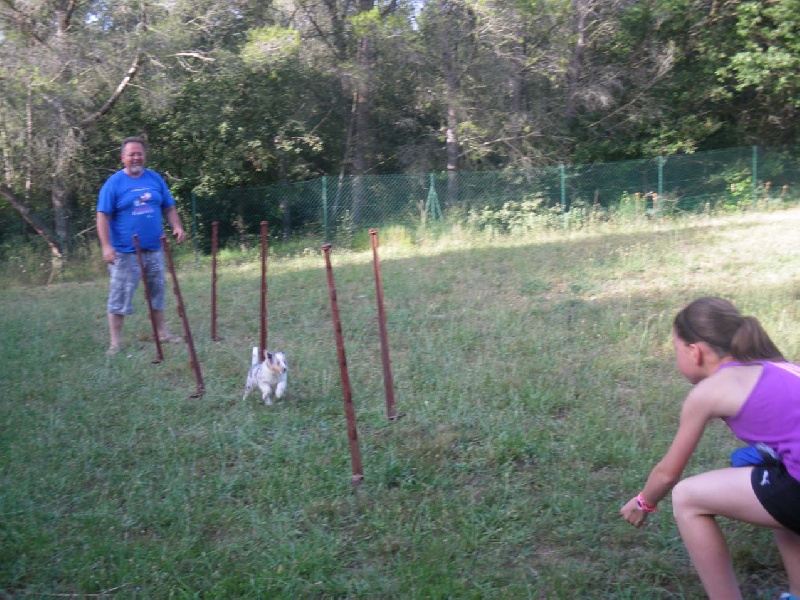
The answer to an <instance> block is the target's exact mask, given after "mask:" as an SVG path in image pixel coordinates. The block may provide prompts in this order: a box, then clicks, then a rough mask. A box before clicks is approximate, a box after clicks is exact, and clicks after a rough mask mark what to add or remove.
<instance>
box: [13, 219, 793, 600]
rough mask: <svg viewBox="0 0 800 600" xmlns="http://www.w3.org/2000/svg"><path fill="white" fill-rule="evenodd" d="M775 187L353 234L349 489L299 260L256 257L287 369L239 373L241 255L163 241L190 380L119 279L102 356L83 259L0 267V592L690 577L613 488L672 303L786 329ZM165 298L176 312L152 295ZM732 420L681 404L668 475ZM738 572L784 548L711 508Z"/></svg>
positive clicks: (671, 529) (665, 364)
mask: <svg viewBox="0 0 800 600" xmlns="http://www.w3.org/2000/svg"><path fill="white" fill-rule="evenodd" d="M799 228H800V210H798V209H791V210H784V211H779V212H769V213H751V214H746V215H739V216H731V217H728V218H724V219H723V218H721V219H707V218H701V217H696V218H694V219H693V220H687V221H683V222H671V223H654V222H642V223H640V224H639V226H637V227H633V226H630V227H627V228H625V229H622V228H618V229H611V228H607V229H600V228H599V227H598V229H596V230H594V231H585V232H583V233H580V234H575V233H572V234H567V233H564V234H555V233H553V234H548V235H547V236H542V237H541V238H537V239H532V238H528V239H522V238H514V237H509V238H498V239H495V240H483V239H481V238H479V237H472V238H466V237H459V236H455V235H454V236H452V237H450V238H444V239H441V240H439V242H437V243H434V242H430V243H427V244H423V245H421V246H419V247H408V246H407V245H405V246H404V245H397V246H393V245H391V244H390V243H387V244H385V246H382V247H381V249H380V257H381V270H382V275H383V284H384V296H385V303H386V310H387V315H388V330H389V344H390V351H391V358H392V368H393V373H394V380H395V395H396V401H397V408H398V410H399V411H400V412H402V413H405V415H406V416H405V417H404V418H402V419H399V420H397V421H393V422H389V421H388V420H387V419H386V409H385V403H384V390H383V380H382V369H381V360H380V339H379V335H378V326H377V317H376V303H375V285H374V281H373V278H372V253H371V251H366V252H339V251H337V249H336V248H334V250H333V253H332V262H333V269H334V277H335V279H336V287H337V295H338V300H339V308H340V311H341V317H342V327H343V331H344V338H345V348H346V352H347V362H348V364H349V375H350V379H351V382H352V388H353V401H354V404H355V410H356V413H357V415H358V434H359V441H360V448H361V452H362V457H363V462H364V471H365V478H364V481H363V483H362V484H361V485H360V486H359V487H358V488H354V487H353V486H352V485H351V481H350V475H351V472H350V456H349V452H348V443H347V442H348V439H347V433H346V427H345V420H344V409H343V403H342V390H341V385H340V380H339V368H338V365H337V361H336V346H335V341H334V330H333V322H332V318H331V310H330V303H329V297H328V288H327V284H326V279H325V271H324V262H323V259H322V255H321V254H320V253H317V252H314V253H312V254H311V255H310V256H300V257H294V258H289V257H282V258H274V259H271V260H270V263H269V287H268V290H269V297H268V298H269V331H268V338H269V346H270V348H271V349H273V350H283V351H284V352H286V354H287V357H288V361H289V366H290V373H289V387H288V392H287V396H286V397H285V398H284V399H283V400H281V401H278V402H277V403H276V404H275V405H273V406H271V407H265V406H263V405H262V404H261V403H260V401H259V399H258V397H257V394H255V393H254V394H253V395H252V396H250V398H248V400H247V401H244V402H243V401H242V398H241V392H242V388H243V384H244V375H245V372H246V370H247V367H248V364H249V359H250V348H251V347H252V346H253V345H256V344H258V340H259V330H258V325H259V297H260V296H259V292H260V263H259V262H258V260H257V259H256V258H254V257H252V256H251V257H250V258H249V260H236V259H235V257H227V258H226V260H224V261H223V262H222V263H221V264H220V270H219V278H218V290H219V295H218V311H219V322H218V325H217V327H218V332H219V334H220V335H221V336H222V337H223V339H222V340H221V341H217V342H214V341H212V340H211V339H210V318H211V317H210V306H211V276H210V267H209V265H208V263H207V262H202V263H201V264H200V265H196V264H194V262H193V261H192V260H191V257H190V255H188V254H187V255H182V256H181V259H182V260H181V261H180V262H179V281H180V288H181V292H182V295H183V298H184V301H185V302H186V312H187V315H188V319H189V323H190V324H191V327H192V335H193V338H194V341H195V345H196V347H197V353H198V357H199V360H200V366H201V368H202V373H203V377H204V380H205V386H206V393H205V395H204V396H203V397H202V398H199V399H192V398H189V395H190V394H191V393H192V392H194V390H195V381H194V378H193V375H192V371H191V369H190V366H189V358H188V353H187V352H186V349H185V347H183V346H165V347H164V353H165V360H164V362H163V363H161V364H158V365H154V364H151V360H152V359H153V358H154V356H155V347H154V345H153V344H152V343H151V342H150V341H149V338H150V333H151V329H150V324H149V321H148V320H147V313H146V308H145V303H144V300H143V297H142V296H141V295H140V296H139V300H138V302H137V313H136V314H135V315H134V316H133V317H130V318H129V319H128V320H127V321H126V325H125V336H126V340H125V341H126V346H125V350H124V352H123V353H121V354H120V355H118V356H116V357H113V358H108V357H106V356H105V353H104V351H105V348H106V345H107V328H106V317H105V308H104V307H105V297H106V290H107V280H106V277H104V276H100V277H97V278H96V280H93V281H88V282H83V283H60V284H56V285H51V286H47V287H22V286H16V285H14V282H12V281H6V282H4V284H5V285H3V288H4V289H3V290H2V291H0V331H2V336H0V355H1V356H2V363H1V364H0V369H2V376H1V377H0V398H2V400H0V597H8V598H25V597H36V598H55V597H59V598H64V597H82V598H88V597H94V598H97V597H103V598H110V597H117V598H476V599H477V598H481V599H483V598H630V599H634V598H635V599H642V598H689V599H691V598H701V597H702V596H703V593H702V588H701V586H700V583H699V581H698V579H697V577H696V575H695V574H694V572H693V570H692V568H691V565H690V563H689V561H688V558H687V556H686V553H685V551H684V549H683V546H682V544H681V540H680V537H679V536H678V533H677V529H676V527H675V523H674V521H673V519H672V516H671V511H670V505H669V501H668V500H665V501H664V502H663V503H662V507H661V509H660V510H659V512H657V513H655V514H654V515H652V518H651V519H650V520H649V523H648V525H647V526H646V527H645V528H644V529H642V530H636V529H634V528H632V527H630V526H629V525H627V524H626V523H625V522H624V521H623V520H622V519H621V517H620V516H619V509H620V507H621V506H622V504H623V503H624V502H625V501H627V500H628V499H629V498H630V497H631V496H633V495H635V494H636V493H637V492H638V491H639V490H640V489H641V487H642V485H643V483H644V480H645V478H646V476H647V474H648V473H649V470H650V468H651V467H652V466H653V464H654V463H655V461H657V460H658V459H659V458H660V457H661V455H662V454H663V453H664V452H665V450H666V448H667V446H668V444H669V442H670V440H671V437H672V435H673V433H674V431H675V428H676V423H677V416H678V410H679V406H680V402H681V400H682V398H683V396H684V395H685V394H686V392H687V391H688V389H689V388H688V384H687V383H685V382H684V381H683V380H682V378H681V377H680V375H679V374H678V372H677V370H676V368H675V366H674V363H673V356H672V353H671V344H670V327H671V319H672V317H673V315H674V313H675V311H676V310H678V309H679V308H680V307H681V306H682V305H684V304H685V303H686V302H688V301H690V300H692V299H694V298H695V297H697V296H700V295H708V294H714V295H723V296H726V297H729V298H731V299H732V300H733V301H734V302H736V303H737V304H738V305H739V306H740V308H742V310H743V312H745V313H746V314H754V315H756V316H758V317H759V318H760V319H761V320H762V322H763V323H764V325H765V327H766V328H767V330H768V331H769V332H770V333H771V334H772V336H773V338H774V339H775V341H776V343H777V344H778V346H779V347H780V348H781V350H783V352H784V353H785V354H786V355H787V356H789V357H790V358H793V359H797V358H799V357H800V326H799V325H798V324H799V323H800V318H798V316H799V315H798V311H799V310H800V309H798V302H797V299H798V296H800V278H799V277H798V271H800V245H799V244H798V243H797V231H798V229H799ZM167 314H168V320H169V322H170V323H171V325H172V328H173V330H175V331H176V332H180V331H181V325H180V320H179V319H178V317H177V313H176V311H175V302H174V300H173V299H172V298H170V299H169V304H168V312H167ZM738 445H740V444H739V443H738V442H737V441H736V440H735V439H734V438H733V437H732V436H731V435H730V434H729V432H728V431H727V429H726V428H725V427H724V425H722V424H720V423H717V424H714V425H713V426H712V427H711V428H710V429H709V431H708V432H707V433H706V436H705V437H704V439H703V441H702V443H701V446H700V448H699V449H698V451H697V453H696V454H695V456H694V457H693V459H692V462H691V463H690V466H689V468H688V471H687V474H691V473H695V472H699V471H702V470H706V469H709V468H716V467H722V466H725V465H726V464H727V460H728V455H729V453H730V452H731V451H732V450H733V449H734V448H736V447H737V446H738ZM723 528H724V530H725V532H726V534H727V537H728V540H729V543H730V545H731V549H732V552H733V555H734V557H735V566H736V569H737V572H738V573H739V575H740V581H741V583H742V587H743V591H744V593H745V597H747V598H775V597H777V595H778V593H779V592H780V591H784V590H785V589H786V582H785V577H784V575H783V571H782V567H781V565H780V560H779V557H778V554H777V551H776V550H775V548H774V547H773V544H772V541H771V536H770V534H769V532H767V531H762V530H758V529H755V528H753V527H749V526H746V525H741V524H736V523H731V522H724V523H723Z"/></svg>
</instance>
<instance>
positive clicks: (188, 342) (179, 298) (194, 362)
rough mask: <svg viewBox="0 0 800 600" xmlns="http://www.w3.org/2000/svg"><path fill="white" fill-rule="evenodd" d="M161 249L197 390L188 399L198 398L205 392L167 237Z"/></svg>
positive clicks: (162, 239)
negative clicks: (165, 261)
mask: <svg viewBox="0 0 800 600" xmlns="http://www.w3.org/2000/svg"><path fill="white" fill-rule="evenodd" d="M161 247H162V248H163V249H164V256H166V257H167V265H168V267H169V272H170V275H172V291H173V293H174V294H175V301H176V303H177V305H178V315H179V316H180V318H181V321H183V334H184V338H185V340H186V346H187V347H188V348H189V359H190V362H191V365H192V370H193V371H194V380H195V383H196V384H197V390H196V391H195V393H194V394H190V395H189V397H190V398H199V397H200V396H202V395H203V394H204V393H205V391H206V388H205V385H204V384H203V375H202V374H201V373H200V363H199V362H198V361H197V353H196V352H195V350H194V340H193V339H192V331H191V329H189V319H187V318H186V310H185V309H184V307H183V297H182V296H181V288H180V286H179V285H178V275H177V274H176V273H175V265H174V264H173V263H172V254H170V251H169V245H168V244H167V237H166V236H164V235H162V236H161Z"/></svg>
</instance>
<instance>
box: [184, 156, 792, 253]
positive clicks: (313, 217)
mask: <svg viewBox="0 0 800 600" xmlns="http://www.w3.org/2000/svg"><path fill="white" fill-rule="evenodd" d="M798 184H800V167H798V161H797V159H796V158H795V157H794V156H793V153H792V152H791V151H788V150H776V149H763V148H758V147H747V148H735V149H730V150H719V151H710V152H698V153H696V154H684V155H674V156H662V157H658V158H654V159H647V160H633V161H622V162H616V163H606V164H582V165H569V166H568V165H558V166H554V167H540V168H535V169H528V170H506V171H496V172H479V173H455V174H452V175H449V176H448V175H447V174H424V175H364V176H360V177H359V176H351V177H331V176H327V177H322V178H319V179H315V180H312V181H304V182H300V183H293V184H275V185H270V186H265V187H251V188H236V189H229V190H225V191H222V192H218V193H216V194H209V195H200V194H197V195H194V196H193V197H192V217H191V219H192V227H193V232H194V234H195V236H194V237H195V240H196V242H197V246H198V248H199V249H201V250H203V251H206V252H207V251H208V250H209V248H210V244H211V240H210V232H211V224H212V223H213V222H217V223H218V224H219V225H218V227H219V230H218V231H219V244H220V247H224V246H225V245H227V244H231V243H238V242H239V241H241V240H242V239H243V237H247V236H252V235H255V234H257V233H258V232H259V229H260V223H261V222H262V221H267V223H268V224H269V231H270V236H271V237H273V238H277V239H288V238H293V237H298V236H308V235H311V236H313V237H315V238H317V239H319V240H323V241H332V240H335V239H336V236H337V233H339V232H341V231H343V230H347V229H351V228H354V227H358V228H368V227H386V226H392V225H402V226H406V227H408V226H411V227H418V226H420V225H421V224H424V223H426V222H431V221H448V220H456V219H463V220H465V221H468V222H472V223H473V224H477V225H478V226H480V225H482V224H483V225H486V224H489V223H491V222H492V217H493V216H494V217H497V215H499V214H502V213H503V211H505V212H509V211H511V210H515V209H516V210H518V211H521V212H525V211H527V212H528V213H529V215H539V216H540V217H542V218H543V219H549V220H550V222H551V223H552V224H553V225H554V226H559V225H567V226H568V224H570V223H575V222H577V221H576V219H575V218H574V215H585V214H587V212H592V213H594V214H605V215H608V214H609V213H610V212H612V211H625V210H627V211H629V212H631V213H637V212H640V213H641V214H648V215H654V214H662V215H663V214H676V213H681V212H701V211H719V210H725V209H743V208H750V207H761V206H765V205H766V204H769V203H777V202H788V201H789V200H790V199H791V200H794V199H798V194H797V191H798V189H800V188H798ZM571 214H573V217H570V215H571Z"/></svg>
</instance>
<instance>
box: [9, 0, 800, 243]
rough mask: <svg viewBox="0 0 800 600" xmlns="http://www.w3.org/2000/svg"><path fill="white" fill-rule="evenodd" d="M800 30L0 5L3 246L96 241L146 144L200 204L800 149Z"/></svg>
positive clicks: (744, 11)
mask: <svg viewBox="0 0 800 600" xmlns="http://www.w3.org/2000/svg"><path fill="white" fill-rule="evenodd" d="M798 19H800V0H771V1H770V2H756V1H751V0H728V1H726V2H720V1H719V0H648V1H646V2H640V1H638V0H610V1H601V0H503V1H501V0H424V1H423V0H416V1H412V0H356V1H353V0H273V2H259V1H257V0H174V1H172V2H169V3H153V2H149V1H148V0H137V1H136V2H133V1H132V0H122V1H121V2H107V1H104V0H0V165H2V181H0V183H2V185H4V186H5V189H6V190H7V192H8V194H12V195H13V198H14V202H13V203H11V202H7V203H3V204H0V216H2V218H3V219H4V221H3V222H2V223H0V236H8V235H10V234H11V233H10V232H13V231H17V230H18V228H17V227H14V226H10V225H9V223H8V221H9V220H10V219H9V217H8V215H10V214H13V213H11V212H9V210H14V211H16V212H17V213H18V214H23V212H24V214H26V215H29V216H31V215H33V216H34V217H36V218H37V219H39V220H38V221H37V222H39V223H45V224H47V225H48V226H47V227H43V228H39V230H41V231H44V232H45V233H44V234H42V235H43V236H45V237H46V236H47V235H48V234H47V233H46V232H52V233H51V234H49V235H50V236H51V237H52V239H51V240H50V242H51V243H52V244H55V246H56V247H58V248H61V247H63V246H64V245H65V244H66V243H67V242H68V241H69V240H71V239H74V238H75V236H76V235H79V234H81V233H82V232H83V233H84V234H85V231H83V228H82V227H81V226H80V223H88V222H90V218H91V215H92V213H93V210H94V200H95V197H96V193H97V190H98V189H99V187H100V185H101V184H102V181H103V180H104V179H105V177H107V176H108V175H109V174H110V173H111V172H113V171H114V170H115V169H117V168H118V144H119V141H120V140H121V139H122V138H124V137H125V136H127V135H131V134H143V135H147V136H148V137H149V138H150V140H151V142H152V144H151V145H152V150H151V157H150V158H151V165H152V166H154V167H156V168H158V169H160V170H162V171H163V172H164V173H165V175H166V177H167V179H168V181H169V182H170V185H172V186H173V189H174V190H175V192H176V193H177V194H178V195H183V196H188V195H189V194H191V193H192V192H204V191H215V190H220V189H224V188H227V187H234V186H244V185H259V184H265V183H272V182H277V181H297V180H302V179H307V178H310V177H315V176H318V175H320V174H325V173H333V174H340V175H342V176H344V175H356V176H358V175H362V174H374V173H391V172H398V171H402V172H427V171H440V172H441V171H446V170H448V171H450V172H454V171H456V170H480V169H503V168H506V167H526V166H537V165H547V164H553V163H555V162H559V161H572V162H591V161H609V160H615V159H627V158H639V157H651V156H656V155H658V154H669V153H674V152H693V151H695V150H698V149H714V148H722V147H726V146H731V145H741V144H742V143H743V142H745V143H753V144H764V145H772V144H781V145H789V144H796V143H797V136H798V125H797V119H796V114H797V110H798V104H800V100H798V98H800V93H798V92H799V91H800V90H799V89H798V88H800V75H798V73H800V69H798V67H800V64H798V63H800V41H798V40H800V36H799V35H798ZM453 193H457V191H455V190H454V191H453ZM6 197H8V196H7V195H6ZM85 217H89V218H85ZM50 224H52V226H51V227H50V226H49V225H50ZM0 239H2V238H1V237H0Z"/></svg>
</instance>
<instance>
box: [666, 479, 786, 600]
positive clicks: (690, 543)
mask: <svg viewBox="0 0 800 600" xmlns="http://www.w3.org/2000/svg"><path fill="white" fill-rule="evenodd" d="M751 471H752V467H739V468H730V469H721V470H718V471H710V472H708V473H703V474H701V475H696V476H694V477H689V478H687V479H684V480H683V481H681V482H680V483H679V484H678V485H676V486H675V488H674V489H673V490H672V510H673V513H674V515H675V520H676V522H677V524H678V530H679V531H680V533H681V538H683V543H684V545H685V546H686V550H687V551H688V552H689V558H691V560H692V564H693V565H694V567H695V569H697V573H698V575H700V580H701V581H702V582H703V587H704V588H705V590H706V594H708V597H709V598H710V600H738V599H741V597H742V595H741V592H740V591H739V584H738V582H737V581H736V575H735V574H734V572H733V565H732V564H731V557H730V553H729V551H728V545H727V544H726V542H725V538H724V537H723V536H722V531H721V530H720V528H719V525H718V524H717V521H716V519H715V517H716V516H723V517H729V518H731V519H735V520H738V521H744V522H746V523H752V524H754V525H760V526H763V527H772V528H776V529H777V528H780V525H778V523H777V522H776V521H775V519H773V518H772V516H770V514H769V513H768V512H767V511H766V510H765V509H764V507H763V506H761V503H760V502H759V501H758V498H756V495H755V493H754V492H753V487H752V485H751V484H750V473H751ZM786 544H788V545H787V546H786V548H787V550H788V553H789V557H790V559H792V558H794V560H795V561H796V570H800V556H797V555H796V553H797V552H798V551H800V542H796V547H795V546H792V545H791V544H790V543H789V542H786ZM781 554H783V550H781ZM784 562H786V559H785V558H784ZM787 569H788V567H787ZM790 577H791V575H790ZM793 589H794V588H793Z"/></svg>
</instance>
